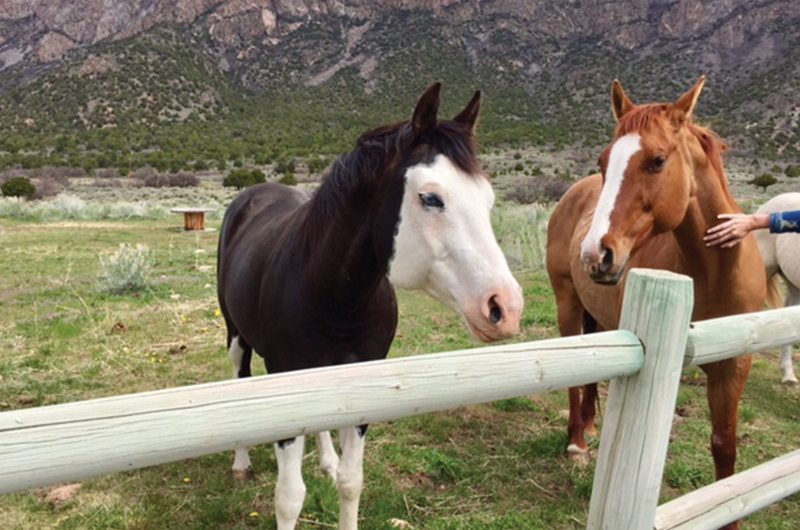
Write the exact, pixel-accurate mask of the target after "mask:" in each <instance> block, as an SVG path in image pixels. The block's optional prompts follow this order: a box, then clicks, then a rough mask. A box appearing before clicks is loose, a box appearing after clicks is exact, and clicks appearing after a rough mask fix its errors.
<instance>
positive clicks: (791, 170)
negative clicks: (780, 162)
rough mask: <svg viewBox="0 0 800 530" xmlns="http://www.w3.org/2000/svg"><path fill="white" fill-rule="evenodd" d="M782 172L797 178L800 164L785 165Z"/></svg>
mask: <svg viewBox="0 0 800 530" xmlns="http://www.w3.org/2000/svg"><path fill="white" fill-rule="evenodd" d="M784 173H785V174H786V176H787V177H789V178H797V177H800V165H797V164H789V165H788V166H786V169H785V170H784Z"/></svg>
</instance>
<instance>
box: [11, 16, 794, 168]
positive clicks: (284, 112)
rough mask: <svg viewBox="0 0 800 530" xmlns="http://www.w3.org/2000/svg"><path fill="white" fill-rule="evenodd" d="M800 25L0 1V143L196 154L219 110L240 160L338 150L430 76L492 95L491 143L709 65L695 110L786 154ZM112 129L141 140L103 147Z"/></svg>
mask: <svg viewBox="0 0 800 530" xmlns="http://www.w3.org/2000/svg"><path fill="white" fill-rule="evenodd" d="M798 23H800V2H797V1H796V0H709V1H705V2H697V1H691V0H631V1H628V2H609V1H607V0H570V1H569V2H551V1H547V0H535V1H524V0H428V1H423V0H372V1H368V0H350V1H342V0H172V1H170V0H126V1H123V0H0V120H2V123H3V124H4V127H5V129H6V131H7V132H9V138H12V137H13V141H12V140H11V139H7V140H6V141H5V144H4V143H3V140H2V139H0V152H2V150H5V151H7V152H15V153H17V154H18V153H19V152H20V149H21V148H22V147H24V146H28V147H31V146H33V145H34V144H33V140H31V138H32V135H33V134H37V135H39V136H37V137H36V138H37V139H38V141H40V142H41V141H45V142H48V143H50V144H52V145H51V147H52V148H55V147H56V145H55V143H56V142H58V141H59V140H58V138H62V139H61V140H60V141H61V142H66V144H68V147H69V146H70V145H73V144H74V145H75V146H76V147H81V148H83V151H84V152H85V151H92V144H93V143H97V142H99V143H100V145H99V146H97V147H98V148H102V149H106V150H108V149H111V150H112V151H115V152H117V155H119V153H120V152H122V151H124V150H127V151H128V152H134V153H139V152H145V151H149V152H152V151H153V150H164V149H165V148H166V147H165V145H164V144H169V139H170V138H173V139H174V138H175V137H176V135H177V136H178V137H181V138H182V139H183V140H182V144H183V145H182V147H181V148H182V149H183V151H184V153H183V155H182V156H184V157H186V158H189V159H194V158H197V157H199V156H202V155H201V153H205V152H207V151H206V150H207V149H209V147H213V146H210V144H209V142H204V141H203V140H202V137H203V135H205V134H210V132H209V131H210V130H212V125H213V129H214V130H217V131H222V132H221V133H219V134H221V135H222V139H225V140H229V141H230V142H231V143H232V144H236V145H239V147H237V149H239V150H240V151H242V155H243V156H245V157H247V156H250V155H252V153H256V152H258V147H256V146H261V147H264V145H267V144H268V145H269V146H272V147H275V146H277V147H275V150H276V151H277V150H282V149H285V150H289V151H292V150H300V151H302V150H303V149H304V148H306V149H305V150H309V151H310V150H313V149H319V148H321V149H323V150H326V148H327V149H332V150H337V149H341V148H342V147H343V146H346V145H349V143H350V142H351V141H352V136H350V137H349V139H348V142H345V143H344V144H343V143H342V138H343V137H347V136H348V135H350V134H351V133H352V134H355V133H356V131H359V130H363V128H364V127H365V126H367V125H370V124H375V123H377V121H378V120H385V119H400V118H403V117H405V113H406V112H407V110H408V109H409V108H410V106H411V105H412V104H413V101H414V98H415V96H416V95H417V94H418V93H419V92H420V91H421V90H422V88H424V86H425V85H427V84H428V83H429V82H430V81H432V80H434V79H441V80H443V81H444V82H445V88H446V92H445V97H446V98H447V101H448V102H450V104H451V105H452V107H446V108H449V109H455V107H457V106H458V104H460V103H461V102H462V101H463V100H464V98H466V97H467V96H468V94H469V93H470V92H471V91H472V90H474V89H475V88H481V89H483V90H485V91H486V93H487V100H486V107H485V110H486V112H485V114H484V118H483V122H482V129H481V134H482V137H483V141H484V143H485V144H486V143H489V144H496V143H512V144H513V143H525V142H532V143H552V144H556V145H563V144H569V143H573V142H582V143H585V144H589V145H594V144H597V143H599V142H601V141H603V140H604V139H605V138H607V134H608V131H609V130H610V127H611V119H610V115H609V111H608V92H609V87H610V83H611V80H612V79H613V78H615V77H618V78H620V79H621V80H622V81H623V83H624V84H625V86H626V87H627V88H628V89H629V92H630V93H631V95H632V96H633V97H634V99H638V100H643V101H644V100H652V99H667V98H673V97H675V96H676V95H677V94H678V93H680V92H681V91H682V90H683V89H685V88H686V87H688V86H690V85H691V84H692V83H693V81H694V80H695V79H696V77H697V76H698V75H700V74H701V73H703V74H706V75H707V76H708V83H707V89H706V91H705V93H704V95H703V104H702V105H701V110H700V114H701V117H702V118H704V119H705V121H706V122H710V123H711V124H712V125H713V126H714V127H715V128H716V129H717V130H719V131H720V132H721V133H722V134H723V135H725V137H726V139H728V140H729V141H730V142H731V143H732V144H733V146H734V148H735V149H736V150H738V151H740V152H743V153H748V154H752V155H754V156H760V155H766V156H771V157H778V158H785V159H790V160H796V159H797V157H798V156H800V145H799V140H800V133H798V126H797V125H798V119H800V97H799V96H800V91H799V90H798V86H797V83H796V80H797V79H799V78H800V60H799V59H800V29H798V28H800V24H798ZM276 126H277V127H276ZM109 128H112V129H115V130H117V131H119V130H124V131H126V135H127V136H132V137H134V138H135V141H134V142H133V143H132V145H128V146H124V147H120V146H118V145H117V146H111V147H108V146H106V145H105V143H104V142H105V137H106V136H112V137H113V136H115V134H112V133H110V132H108V131H109ZM156 129H158V130H156ZM97 130H105V131H106V133H107V134H105V135H97V134H95V133H93V132H92V131H97ZM165 131H166V132H165ZM93 134H94V136H93ZM219 134H217V135H216V137H215V138H214V140H215V142H218V141H219V139H220V136H219ZM65 135H66V136H68V137H70V138H72V136H74V135H77V137H76V138H72V139H71V140H70V139H67V140H64V139H63V137H64V136H65ZM193 135H197V136H200V137H201V138H199V139H198V138H194V139H192V137H193ZM92 139H93V140H92ZM129 143H130V142H129ZM9 144H11V145H9ZM51 151H52V149H49V150H48V152H50V153H51V154H52V152H51ZM63 151H70V149H67V148H63V149H62V152H63ZM212 151H213V149H212ZM214 156H216V154H212V157H214ZM6 158H7V159H6V165H8V164H9V163H10V162H9V160H12V159H11V158H9V157H8V156H7V157H6ZM113 158H118V156H112V159H113ZM20 160H21V159H20V156H16V157H13V160H12V161H15V162H16V163H19V162H20ZM112 163H116V161H115V160H112Z"/></svg>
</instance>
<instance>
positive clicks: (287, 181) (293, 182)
mask: <svg viewBox="0 0 800 530" xmlns="http://www.w3.org/2000/svg"><path fill="white" fill-rule="evenodd" d="M278 182H280V183H281V184H283V185H285V186H297V178H296V177H295V176H294V173H284V175H283V176H282V177H281V178H279V179H278Z"/></svg>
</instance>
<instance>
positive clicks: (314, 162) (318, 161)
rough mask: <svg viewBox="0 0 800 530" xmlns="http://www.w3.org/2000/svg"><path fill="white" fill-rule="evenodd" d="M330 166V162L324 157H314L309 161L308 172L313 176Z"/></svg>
mask: <svg viewBox="0 0 800 530" xmlns="http://www.w3.org/2000/svg"><path fill="white" fill-rule="evenodd" d="M329 164H330V160H328V159H327V158H322V157H314V158H311V159H309V160H308V172H309V173H312V174H317V173H322V172H323V171H325V168H327V167H328V165H329Z"/></svg>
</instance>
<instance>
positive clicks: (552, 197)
mask: <svg viewBox="0 0 800 530" xmlns="http://www.w3.org/2000/svg"><path fill="white" fill-rule="evenodd" d="M571 184H572V183H571V182H570V181H568V180H564V179H561V178H553V177H541V176H539V177H531V178H526V179H525V180H523V181H521V182H519V183H518V184H517V185H516V186H514V187H513V188H512V189H511V190H509V191H508V192H507V193H506V199H508V200H510V201H514V202H516V203H519V204H532V203H535V202H538V203H546V202H555V201H557V200H559V199H560V198H561V196H562V195H564V194H565V193H566V192H567V190H568V189H569V187H570V185H571Z"/></svg>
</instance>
